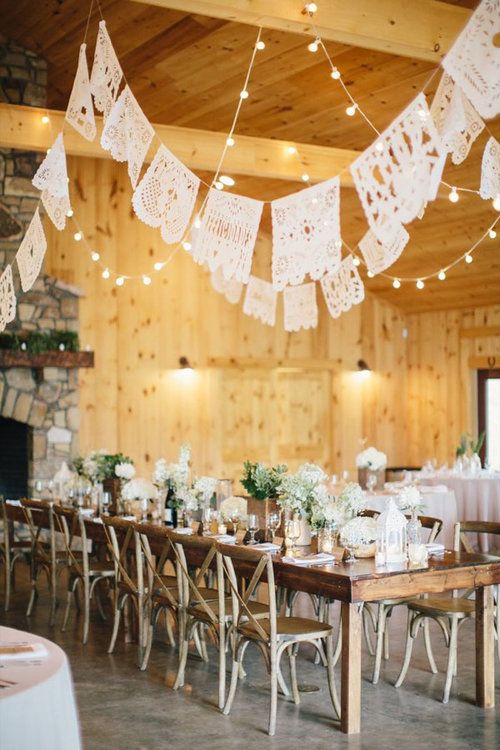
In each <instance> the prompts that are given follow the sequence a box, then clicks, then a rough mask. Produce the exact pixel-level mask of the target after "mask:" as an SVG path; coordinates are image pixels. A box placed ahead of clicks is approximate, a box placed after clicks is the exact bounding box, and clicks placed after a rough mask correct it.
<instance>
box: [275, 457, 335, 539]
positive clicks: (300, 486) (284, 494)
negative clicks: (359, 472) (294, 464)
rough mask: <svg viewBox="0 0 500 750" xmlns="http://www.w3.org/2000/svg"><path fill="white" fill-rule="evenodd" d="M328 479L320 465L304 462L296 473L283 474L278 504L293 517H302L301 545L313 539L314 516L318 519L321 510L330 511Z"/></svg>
mask: <svg viewBox="0 0 500 750" xmlns="http://www.w3.org/2000/svg"><path fill="white" fill-rule="evenodd" d="M327 479H328V475H327V474H325V472H324V471H323V469H322V468H321V467H320V466H317V465H316V464H302V466H299V468H298V469H297V471H296V472H295V473H294V474H287V475H285V476H283V478H282V481H281V484H280V485H279V487H278V493H279V497H278V505H279V506H280V507H281V508H282V509H283V510H284V511H286V512H288V513H289V515H291V516H292V517H293V516H298V517H299V518H300V519H301V522H302V523H301V534H300V538H299V540H298V541H297V544H298V545H299V546H302V545H305V544H309V543H310V541H311V528H310V522H311V520H312V518H313V516H314V517H315V520H316V521H318V518H319V515H320V513H321V512H323V513H325V512H328V511H327V506H328V489H327V487H326V485H325V482H326V480H327ZM321 509H322V510H321Z"/></svg>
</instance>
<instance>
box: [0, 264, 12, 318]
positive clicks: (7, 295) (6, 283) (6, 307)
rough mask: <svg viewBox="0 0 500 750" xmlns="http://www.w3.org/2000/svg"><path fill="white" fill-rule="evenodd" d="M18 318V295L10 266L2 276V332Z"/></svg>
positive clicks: (0, 281)
mask: <svg viewBox="0 0 500 750" xmlns="http://www.w3.org/2000/svg"><path fill="white" fill-rule="evenodd" d="M15 317H16V295H15V292H14V279H13V278H12V268H11V266H10V265H8V266H7V267H6V268H5V271H4V272H3V274H2V275H1V276H0V332H1V331H3V330H5V326H6V325H7V323H10V322H11V321H13V320H14V318H15Z"/></svg>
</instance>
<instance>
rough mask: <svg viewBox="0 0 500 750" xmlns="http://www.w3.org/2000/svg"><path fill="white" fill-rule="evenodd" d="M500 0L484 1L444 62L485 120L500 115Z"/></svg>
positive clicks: (444, 65)
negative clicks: (496, 40) (497, 42)
mask: <svg viewBox="0 0 500 750" xmlns="http://www.w3.org/2000/svg"><path fill="white" fill-rule="evenodd" d="M498 34H500V0H483V1H482V3H481V4H480V5H479V6H478V7H477V8H476V10H475V11H474V13H473V14H472V16H471V18H470V20H469V23H468V24H467V26H466V27H465V29H464V30H463V31H462V33H461V34H460V36H459V37H458V39H457V40H456V42H455V44H454V45H453V47H452V48H451V49H450V51H449V52H448V54H447V55H446V57H445V58H444V59H443V61H442V65H443V67H444V69H445V70H446V72H447V73H448V74H449V75H450V76H451V77H452V78H453V80H454V81H455V83H456V84H457V85H458V86H460V88H461V89H462V91H463V92H464V94H465V96H466V97H467V98H468V99H469V101H470V102H471V104H472V106H473V107H474V109H476V110H477V111H478V112H479V114H480V115H481V117H484V118H485V119H491V118H492V117H495V116H496V115H497V114H498V113H499V112H500V50H499V48H498V44H496V43H495V37H496V38H498Z"/></svg>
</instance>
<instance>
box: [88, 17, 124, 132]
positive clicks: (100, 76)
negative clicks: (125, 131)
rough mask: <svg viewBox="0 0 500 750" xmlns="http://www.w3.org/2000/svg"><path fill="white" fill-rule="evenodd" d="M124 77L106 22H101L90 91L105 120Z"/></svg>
mask: <svg viewBox="0 0 500 750" xmlns="http://www.w3.org/2000/svg"><path fill="white" fill-rule="evenodd" d="M122 77H123V73H122V69H121V67H120V63H119V62H118V58H117V56H116V53H115V51H114V49H113V45H112V44H111V39H110V38H109V34H108V30H107V28H106V21H104V20H103V21H99V31H98V33H97V41H96V45H95V54H94V63H93V65H92V73H91V75H90V90H91V92H92V94H93V96H94V104H95V107H96V109H97V110H98V111H99V112H102V113H103V115H104V119H105V120H106V118H107V117H108V115H109V113H110V112H111V109H112V107H113V104H114V103H115V101H116V97H117V96H118V89H119V88H120V83H121V80H122Z"/></svg>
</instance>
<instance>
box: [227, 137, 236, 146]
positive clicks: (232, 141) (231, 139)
mask: <svg viewBox="0 0 500 750" xmlns="http://www.w3.org/2000/svg"><path fill="white" fill-rule="evenodd" d="M226 143H227V145H228V146H229V147H231V146H234V138H232V137H231V136H229V138H226Z"/></svg>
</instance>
